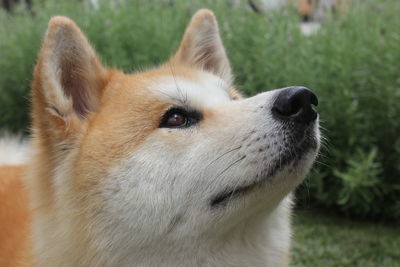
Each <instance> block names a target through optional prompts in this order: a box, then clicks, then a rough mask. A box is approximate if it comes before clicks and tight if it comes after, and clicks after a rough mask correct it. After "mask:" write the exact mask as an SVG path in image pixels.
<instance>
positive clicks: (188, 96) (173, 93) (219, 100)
mask: <svg viewBox="0 0 400 267" xmlns="http://www.w3.org/2000/svg"><path fill="white" fill-rule="evenodd" d="M149 89H150V91H151V92H152V93H154V94H155V95H156V97H157V98H159V99H160V100H163V101H168V102H169V103H171V104H174V105H182V106H188V107H190V108H194V109H202V108H209V107H212V106H216V105H219V104H223V103H226V102H229V101H231V98H230V96H229V93H228V85H227V83H226V82H225V81H224V80H222V79H220V78H218V77H217V76H214V75H211V74H201V75H196V76H194V77H186V76H179V75H165V76H160V77H158V78H157V79H155V80H153V81H152V82H151V85H150V88H149Z"/></svg>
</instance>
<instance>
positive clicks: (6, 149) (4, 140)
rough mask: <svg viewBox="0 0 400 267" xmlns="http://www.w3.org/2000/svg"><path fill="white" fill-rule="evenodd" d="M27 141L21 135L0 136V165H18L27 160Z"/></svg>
mask: <svg viewBox="0 0 400 267" xmlns="http://www.w3.org/2000/svg"><path fill="white" fill-rule="evenodd" d="M28 151H29V147H28V142H27V140H25V139H23V137H22V136H21V135H16V136H11V135H9V134H5V135H3V136H1V137H0V165H20V164H24V163H26V162H27V159H28V156H27V154H28Z"/></svg>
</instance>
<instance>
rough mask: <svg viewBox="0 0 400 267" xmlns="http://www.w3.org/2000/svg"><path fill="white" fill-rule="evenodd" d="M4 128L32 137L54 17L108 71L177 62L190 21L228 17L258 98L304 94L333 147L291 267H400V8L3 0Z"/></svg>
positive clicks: (225, 0)
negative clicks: (35, 93)
mask: <svg viewBox="0 0 400 267" xmlns="http://www.w3.org/2000/svg"><path fill="white" fill-rule="evenodd" d="M0 3H1V4H0V130H2V131H8V132H13V133H17V132H23V133H25V134H29V105H30V103H29V91H30V82H31V79H32V70H33V66H34V64H35V59H36V55H37V53H38V51H39V48H40V43H41V40H42V38H43V35H44V32H45V30H46V26H47V23H48V21H49V18H50V17H51V16H54V15H66V16H69V17H71V18H72V19H74V20H75V21H76V22H77V23H78V25H79V26H80V27H81V28H82V29H83V31H84V32H85V33H86V34H87V35H88V37H89V40H91V42H92V44H93V45H94V47H95V48H96V50H97V51H98V54H99V56H100V57H101V58H102V61H103V63H104V64H105V65H107V66H109V67H116V68H121V69H123V70H124V71H126V72H130V71H134V70H138V69H143V68H147V67H151V66H154V65H157V64H160V63H162V62H163V61H164V60H166V59H168V58H169V56H170V55H171V53H172V52H173V51H174V50H175V49H176V48H177V46H178V44H179V41H180V39H181V36H182V34H183V31H184V28H185V26H186V24H187V23H188V21H189V20H190V17H191V15H192V14H193V13H194V12H195V11H196V10H197V9H199V8H203V7H206V8H210V9H212V10H213V11H214V12H215V13H216V16H217V19H218V21H219V23H220V30H221V33H222V37H223V41H224V44H225V46H226V49H227V53H228V56H229V58H230V60H231V63H232V67H233V70H234V73H235V75H236V79H235V81H236V85H237V87H238V88H239V89H240V90H241V91H242V92H244V93H245V94H246V95H248V96H251V95H254V94H257V93H259V92H262V91H265V90H271V89H275V88H281V87H286V86H290V85H303V86H306V87H308V88H310V89H312V90H313V91H314V92H316V93H317V95H318V96H319V100H320V104H319V106H318V107H317V109H318V111H319V113H320V118H321V126H322V133H323V135H324V144H323V147H322V150H321V154H320V156H319V158H318V160H317V163H316V164H315V166H314V168H313V171H312V172H311V174H310V175H309V177H308V178H307V179H306V181H305V182H304V183H303V184H302V185H301V186H300V187H299V188H298V190H297V192H296V196H297V207H296V209H297V211H296V213H295V216H294V218H293V219H294V220H293V223H294V245H293V255H292V266H400V1H399V0H248V1H246V0H219V1H207V0H199V1H194V0H191V1H184V0H160V1H156V0H147V1H146V0H142V1H140V0H109V1H105V0H104V1H101V0H69V1H55V0H25V1H24V0H19V1H17V0H2V2H0Z"/></svg>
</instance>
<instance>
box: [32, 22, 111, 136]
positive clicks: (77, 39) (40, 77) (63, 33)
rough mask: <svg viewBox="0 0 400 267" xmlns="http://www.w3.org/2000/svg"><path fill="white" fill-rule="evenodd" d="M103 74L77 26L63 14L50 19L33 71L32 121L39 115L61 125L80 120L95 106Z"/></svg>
mask: <svg viewBox="0 0 400 267" xmlns="http://www.w3.org/2000/svg"><path fill="white" fill-rule="evenodd" d="M106 76H107V71H106V69H105V68H104V67H103V66H102V65H101V63H100V61H99V59H98V58H97V56H96V53H95V52H94V50H93V48H92V47H91V46H90V44H89V42H88V41H87V39H86V37H85V36H84V34H83V33H82V32H81V31H80V29H79V28H78V26H77V25H76V24H75V23H74V22H73V21H72V20H70V19H68V18H66V17H54V18H52V19H51V20H50V22H49V26H48V29H47V32H46V35H45V38H44V41H43V45H42V48H41V51H40V53H39V58H38V62H37V65H36V67H35V72H34V81H33V88H32V102H33V117H34V120H35V118H36V119H37V117H38V116H41V117H42V118H41V119H42V120H47V119H49V120H53V121H56V122H57V123H56V125H58V126H64V127H65V126H68V127H70V126H71V123H72V122H74V121H75V122H78V121H84V120H85V118H86V117H87V116H88V115H89V113H91V112H95V111H96V110H97V109H98V107H99V103H100V97H101V94H102V90H103V89H104V87H105V84H106ZM47 124H48V123H47ZM66 128H67V127H66ZM59 130H61V131H63V129H59Z"/></svg>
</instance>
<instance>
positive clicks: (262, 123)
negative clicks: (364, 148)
mask: <svg viewBox="0 0 400 267" xmlns="http://www.w3.org/2000/svg"><path fill="white" fill-rule="evenodd" d="M316 101H317V100H316V97H315V95H314V94H313V93H311V92H310V91H309V90H307V89H305V88H301V87H292V88H285V89H279V90H274V91H269V92H266V93H262V94H258V95H256V96H254V97H251V98H248V99H243V98H242V97H241V96H240V94H239V93H238V92H236V90H235V89H234V88H233V86H232V84H231V74H230V69H229V63H228V60H227V58H226V55H225V52H224V48H223V46H222V43H221V39H220V37H219V33H218V28H217V24H216V21H215V18H214V16H213V15H212V13H210V12H209V11H205V10H203V11H200V12H198V13H197V14H196V15H195V16H194V18H193V19H192V22H191V24H190V25H189V27H188V29H187V30H186V33H185V36H184V38H183V41H182V43H181V46H180V48H179V49H178V52H177V53H176V54H175V55H174V56H173V57H172V58H171V59H170V60H169V61H168V62H167V63H165V64H164V65H162V66H161V67H159V68H157V69H154V70H150V71H147V72H143V73H134V74H129V75H128V74H123V73H121V72H119V71H109V70H106V69H105V68H104V67H102V66H101V65H100V63H99V61H98V60H97V58H96V56H95V54H94V52H93V50H92V48H91V47H90V46H89V44H88V43H87V41H86V39H85V38H84V37H83V35H82V33H81V32H80V31H79V29H78V28H77V27H76V25H75V24H74V23H73V22H71V21H70V20H67V19H65V18H55V19H53V20H52V21H51V23H50V25H49V30H48V33H47V35H46V39H45V42H44V45H43V48H42V52H41V54H40V57H39V63H38V66H37V67H36V71H35V81H34V90H33V118H34V129H35V132H36V137H37V140H38V146H39V149H41V151H42V153H41V154H40V155H41V157H42V160H43V157H44V158H45V159H51V160H50V163H48V165H49V166H50V167H49V168H52V173H53V175H51V176H50V177H48V178H47V179H51V184H52V185H54V186H51V188H50V187H49V188H47V189H46V188H44V189H43V188H42V192H44V191H45V192H49V193H50V194H52V195H53V196H55V199H57V200H60V201H56V200H54V201H53V202H51V200H50V202H51V205H53V207H54V208H55V209H56V210H58V212H65V211H66V210H68V211H70V210H71V209H72V210H74V212H72V213H71V212H70V215H71V214H72V215H71V217H70V219H71V221H75V222H79V224H78V223H77V225H76V227H80V230H79V232H80V233H84V235H85V236H87V239H88V240H92V238H93V237H94V236H96V238H97V239H98V237H99V236H100V237H103V238H104V242H103V243H101V242H98V245H99V246H101V245H102V244H105V245H108V244H109V243H107V242H111V243H113V242H114V241H115V242H119V243H120V244H123V246H124V247H125V248H126V249H128V250H129V248H130V246H132V247H137V246H138V245H139V246H141V247H146V246H150V245H155V244H158V243H160V242H165V241H167V242H175V241H180V240H182V239H185V240H188V239H200V238H204V236H206V237H207V238H218V236H219V235H222V234H224V233H225V232H227V231H229V229H232V227H234V226H235V225H236V224H238V223H239V222H240V221H242V220H245V219H249V218H251V216H255V215H256V214H259V213H268V212H271V211H272V210H273V209H274V208H275V207H276V206H277V205H278V203H279V202H280V201H281V200H282V199H283V198H284V197H285V196H286V195H287V194H288V193H289V192H290V191H291V190H292V189H293V188H294V187H295V186H296V185H297V184H298V183H299V182H300V181H301V180H302V179H303V177H304V175H305V174H306V172H307V171H308V170H309V168H310V166H311V165H312V162H313V160H314V158H315V156H316V153H317V150H318V147H319V132H318V122H317V115H316V113H315V112H314V111H313V110H312V108H311V104H317V103H316ZM43 146H46V148H45V149H44V148H43ZM39 158H40V157H39ZM43 187H44V186H43ZM49 199H51V198H49ZM60 203H61V204H60ZM77 214H79V219H78V218H77V217H78V216H77ZM75 215H76V216H75ZM106 240H107V241H106ZM110 240H112V241H110ZM117 240H118V241H117Z"/></svg>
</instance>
